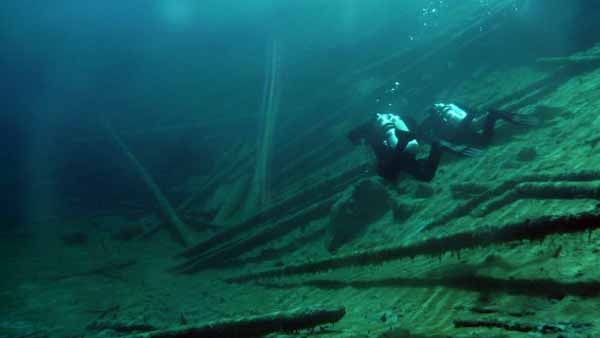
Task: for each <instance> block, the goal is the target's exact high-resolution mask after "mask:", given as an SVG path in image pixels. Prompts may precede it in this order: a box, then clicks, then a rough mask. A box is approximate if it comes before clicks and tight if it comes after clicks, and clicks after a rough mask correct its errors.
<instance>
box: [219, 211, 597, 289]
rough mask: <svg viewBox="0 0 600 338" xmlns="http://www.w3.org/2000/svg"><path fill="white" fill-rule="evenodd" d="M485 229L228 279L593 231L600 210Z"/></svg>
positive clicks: (236, 280) (303, 271) (280, 274)
mask: <svg viewBox="0 0 600 338" xmlns="http://www.w3.org/2000/svg"><path fill="white" fill-rule="evenodd" d="M483 228H484V229H486V230H480V231H466V232H461V233H457V234H454V235H450V236H447V237H441V238H431V239H428V240H425V241H423V242H420V243H415V244H409V245H399V246H392V247H388V248H382V249H374V250H367V251H363V252H359V253H355V254H351V255H344V256H338V257H332V258H326V259H322V260H316V261H311V262H306V263H300V264H294V265H288V266H285V267H282V268H277V269H271V270H264V271H260V272H255V273H250V274H245V275H241V276H237V277H233V278H229V279H226V281H227V282H232V283H242V282H248V281H252V280H258V279H262V278H273V277H286V276H293V275H299V274H306V273H316V272H322V271H328V270H332V269H340V268H345V267H351V266H364V265H373V264H379V263H383V262H386V261H391V260H397V259H401V258H409V257H410V258H412V257H415V256H438V255H441V254H443V253H445V252H448V251H459V250H463V249H470V248H478V247H484V246H488V245H492V244H501V243H507V242H513V241H519V240H541V239H543V238H545V237H546V236H549V235H553V234H563V233H575V232H582V231H591V230H594V229H597V228H600V211H595V212H588V213H581V214H575V215H568V216H545V217H540V218H537V219H532V220H530V219H526V220H524V221H522V222H518V223H513V224H509V225H504V226H487V227H483Z"/></svg>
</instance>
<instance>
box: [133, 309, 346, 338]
mask: <svg viewBox="0 0 600 338" xmlns="http://www.w3.org/2000/svg"><path fill="white" fill-rule="evenodd" d="M345 314H346V310H345V309H344V308H343V307H340V308H335V309H323V308H318V307H310V308H299V309H295V310H290V311H281V312H273V313H269V314H265V315H259V316H250V317H241V318H236V319H229V320H219V321H214V322H209V323H206V324H203V325H198V326H194V325H185V326H177V327H174V328H170V329H165V330H156V331H151V332H146V333H141V334H135V335H130V336H127V338H184V337H185V338H195V337H198V338H234V337H235V338H244V337H261V336H263V335H266V334H269V333H274V332H292V331H297V330H302V329H310V328H314V327H316V326H318V325H324V324H330V323H335V322H337V321H339V320H340V319H342V317H344V315H345Z"/></svg>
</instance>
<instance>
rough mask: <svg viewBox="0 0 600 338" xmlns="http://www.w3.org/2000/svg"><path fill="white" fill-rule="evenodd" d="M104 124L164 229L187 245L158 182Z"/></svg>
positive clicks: (106, 124) (177, 220) (182, 231)
mask: <svg viewBox="0 0 600 338" xmlns="http://www.w3.org/2000/svg"><path fill="white" fill-rule="evenodd" d="M104 126H105V128H106V130H107V132H108V134H109V136H110V138H111V139H112V140H113V141H114V142H115V144H116V145H117V146H118V147H119V149H121V151H122V152H123V154H124V155H125V156H126V157H127V158H128V159H129V161H130V162H131V164H132V165H133V168H134V169H135V170H136V171H137V173H138V175H139V176H140V178H141V179H142V181H143V182H144V184H145V185H146V187H147V188H148V190H149V191H150V193H151V195H152V198H153V199H154V201H155V203H156V207H157V209H158V212H159V215H160V216H161V218H162V219H163V221H164V225H165V228H166V230H167V231H168V232H169V233H170V234H171V236H172V237H173V239H174V240H175V241H177V242H178V243H180V244H182V245H184V246H187V245H188V242H189V241H190V237H189V235H188V234H187V232H186V225H185V224H184V223H183V221H182V220H181V219H180V218H179V216H178V215H177V213H176V212H175V209H173V207H172V206H171V203H169V200H168V199H167V197H166V196H165V195H164V194H163V193H162V191H161V190H160V188H159V187H158V184H156V182H155V181H154V178H152V176H151V175H150V173H149V172H148V170H146V168H145V167H144V166H143V165H142V163H141V162H140V161H139V160H138V159H137V157H136V156H135V155H134V154H133V152H132V151H131V150H130V149H129V147H128V146H127V144H125V142H124V141H123V140H122V139H121V137H119V135H118V134H117V132H116V131H115V130H114V128H112V126H111V124H110V123H108V121H105V123H104Z"/></svg>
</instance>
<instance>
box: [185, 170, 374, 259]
mask: <svg viewBox="0 0 600 338" xmlns="http://www.w3.org/2000/svg"><path fill="white" fill-rule="evenodd" d="M365 176H366V174H365V166H359V167H356V168H353V169H352V170H349V171H347V172H345V173H342V174H340V175H338V176H336V177H334V178H332V179H330V180H327V181H324V182H322V183H320V184H316V185H314V186H312V187H308V188H307V189H305V190H303V191H302V192H301V193H299V194H297V195H294V196H292V197H290V198H289V199H287V200H285V201H282V202H281V203H279V204H277V205H274V206H273V207H271V208H269V209H267V210H265V211H264V212H261V213H259V214H258V215H256V216H254V217H252V218H251V219H249V220H248V221H246V222H243V223H240V224H237V225H234V226H231V227H228V228H227V229H226V230H224V231H222V232H220V233H218V234H216V235H214V236H213V237H211V238H209V239H207V240H205V241H202V242H200V243H198V244H196V245H194V246H192V247H190V248H188V249H186V250H184V251H182V252H180V253H179V254H178V255H177V256H178V257H184V258H192V257H198V256H200V255H202V254H204V253H207V252H208V251H209V250H211V251H212V250H219V248H222V247H225V246H227V243H230V242H231V241H235V239H236V238H239V237H243V236H244V235H245V234H246V233H247V232H248V231H250V230H252V229H254V228H255V227H256V226H259V225H261V224H265V223H268V222H269V221H270V220H271V219H273V218H278V217H280V216H281V215H285V214H290V213H293V212H296V211H298V210H301V209H303V208H306V207H307V206H308V205H310V204H311V203H315V202H317V201H319V200H320V199H326V198H328V197H330V196H332V195H334V194H336V193H338V192H340V191H342V190H344V189H345V188H346V187H347V185H348V184H350V183H352V182H354V181H356V180H357V179H360V178H363V177H365Z"/></svg>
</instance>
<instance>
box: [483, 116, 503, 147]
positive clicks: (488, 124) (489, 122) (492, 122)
mask: <svg viewBox="0 0 600 338" xmlns="http://www.w3.org/2000/svg"><path fill="white" fill-rule="evenodd" d="M498 118H499V117H498V115H496V114H495V113H493V112H489V113H488V114H487V116H486V117H485V118H484V120H483V127H482V131H481V133H480V134H478V135H479V136H478V138H479V141H478V145H480V146H487V145H489V144H490V143H492V137H493V136H494V128H495V127H496V121H498Z"/></svg>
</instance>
